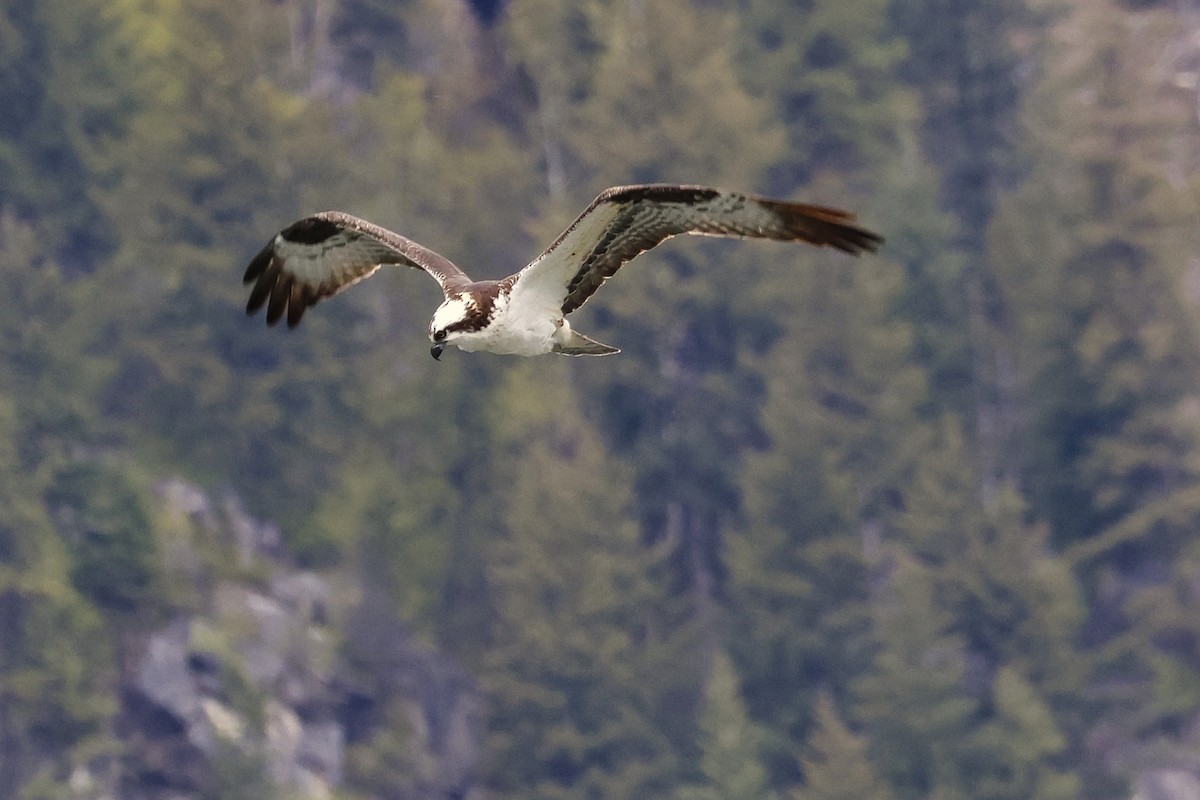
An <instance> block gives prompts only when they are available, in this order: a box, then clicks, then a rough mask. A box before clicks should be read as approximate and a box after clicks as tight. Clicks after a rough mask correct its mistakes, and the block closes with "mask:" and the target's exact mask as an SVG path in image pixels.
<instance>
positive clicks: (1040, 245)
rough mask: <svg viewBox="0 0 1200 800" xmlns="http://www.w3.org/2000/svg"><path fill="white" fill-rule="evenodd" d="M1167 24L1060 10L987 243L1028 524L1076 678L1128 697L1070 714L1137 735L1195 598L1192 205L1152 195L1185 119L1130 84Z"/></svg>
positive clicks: (1175, 696) (1186, 195) (1150, 720)
mask: <svg viewBox="0 0 1200 800" xmlns="http://www.w3.org/2000/svg"><path fill="white" fill-rule="evenodd" d="M1164 21H1167V20H1166V19H1165V17H1163V16H1157V15H1155V14H1151V15H1150V16H1133V15H1126V14H1124V13H1119V12H1117V11H1116V10H1114V8H1113V7H1112V6H1110V5H1108V4H1102V5H1099V6H1097V5H1091V4H1074V5H1073V7H1072V9H1071V13H1070V14H1069V15H1068V16H1065V17H1064V18H1063V20H1062V21H1061V23H1060V25H1059V26H1058V27H1056V29H1055V31H1054V33H1055V41H1056V42H1057V43H1058V44H1059V45H1060V47H1058V48H1057V49H1056V51H1055V53H1056V57H1055V58H1053V59H1051V60H1050V61H1049V62H1048V64H1047V77H1046V80H1045V81H1044V83H1043V85H1042V89H1041V91H1040V92H1039V94H1037V95H1036V96H1035V97H1034V98H1033V100H1032V101H1031V103H1030V106H1029V110H1028V117H1029V120H1030V122H1029V126H1030V128H1031V130H1032V131H1033V132H1034V133H1035V138H1034V140H1033V142H1032V146H1033V147H1034V152H1035V157H1036V159H1037V164H1038V167H1039V168H1038V174H1039V177H1040V180H1039V181H1038V182H1037V183H1033V182H1031V183H1029V184H1028V185H1027V186H1025V187H1023V188H1022V189H1021V190H1020V191H1019V192H1018V193H1017V194H1016V195H1015V196H1014V197H1013V199H1012V202H1011V203H1010V204H1007V205H1006V206H1005V208H1004V209H1003V214H1002V215H1001V217H1000V219H999V220H998V221H997V224H996V226H995V228H994V230H993V232H992V235H991V242H992V246H993V248H994V249H995V250H996V252H997V257H996V259H995V261H996V263H998V264H999V263H1003V264H1005V265H1006V269H1005V271H1004V272H1003V274H1002V279H1003V286H1004V289H1005V292H1006V296H1007V297H1008V298H1009V302H1011V303H1012V305H1013V307H1014V308H1016V309H1018V310H1019V312H1020V313H1019V315H1018V317H1017V318H1018V319H1020V320H1021V322H1022V324H1021V325H1020V326H1019V327H1018V328H1016V329H1015V331H1014V333H1015V336H1014V340H1015V342H1016V344H1017V347H1018V354H1019V357H1020V360H1019V364H1020V366H1021V368H1022V378H1023V383H1022V389H1023V397H1024V400H1025V403H1026V406H1027V409H1028V410H1027V417H1026V419H1027V424H1026V430H1025V435H1024V436H1023V438H1022V440H1021V444H1022V446H1023V456H1024V463H1023V466H1024V469H1025V477H1024V482H1025V485H1026V486H1027V487H1028V490H1027V494H1028V497H1029V499H1030V502H1031V506H1032V510H1033V511H1034V513H1035V514H1038V515H1040V516H1042V517H1043V518H1045V519H1046V520H1048V521H1049V523H1050V525H1051V526H1052V534H1053V537H1054V541H1056V542H1057V543H1059V545H1060V546H1062V547H1064V548H1066V552H1067V554H1068V556H1069V557H1070V558H1071V559H1072V560H1073V561H1074V562H1075V564H1076V565H1077V567H1078V570H1079V573H1080V575H1081V576H1082V577H1083V580H1084V586H1085V587H1086V588H1087V590H1088V594H1089V600H1090V601H1091V604H1092V613H1091V619H1090V620H1089V624H1088V633H1089V635H1088V644H1090V645H1092V649H1091V650H1090V652H1089V656H1092V657H1094V658H1095V660H1094V661H1092V662H1091V665H1092V667H1093V669H1094V670H1095V673H1094V677H1093V678H1092V680H1103V681H1105V682H1107V683H1108V684H1109V685H1111V684H1112V683H1114V682H1117V683H1122V684H1124V685H1126V686H1127V687H1135V686H1136V687H1138V688H1137V690H1131V689H1127V690H1126V691H1124V692H1121V693H1115V694H1113V695H1112V696H1107V695H1106V694H1105V693H1098V694H1096V695H1093V698H1094V702H1093V704H1091V706H1090V707H1088V708H1085V709H1083V711H1082V712H1081V713H1082V715H1083V718H1084V719H1085V720H1093V721H1094V720H1095V719H1097V718H1100V717H1103V718H1106V719H1119V720H1120V726H1121V727H1122V728H1123V729H1124V730H1126V731H1128V735H1130V736H1135V737H1136V736H1141V735H1144V732H1145V731H1146V730H1152V729H1156V728H1159V727H1161V726H1170V725H1173V724H1176V722H1177V721H1178V720H1179V719H1181V717H1180V716H1179V714H1180V713H1181V705H1180V702H1181V699H1182V698H1186V697H1189V696H1194V693H1191V694H1190V695H1189V690H1187V689H1186V688H1185V687H1186V686H1188V685H1189V684H1192V683H1194V682H1195V679H1196V678H1195V676H1196V675H1197V674H1198V670H1200V657H1198V655H1197V653H1196V652H1195V648H1194V647H1192V646H1190V645H1185V644H1181V643H1183V642H1188V641H1194V640H1195V637H1196V628H1195V622H1194V619H1195V609H1196V599H1195V595H1194V593H1192V592H1190V591H1188V590H1182V591H1181V588H1182V587H1183V586H1184V585H1186V583H1187V582H1188V581H1190V580H1192V579H1193V576H1194V572H1193V571H1192V570H1193V569H1194V564H1195V563H1196V562H1195V549H1196V548H1195V545H1194V536H1193V535H1192V532H1193V531H1194V529H1195V526H1196V523H1197V520H1200V489H1198V487H1200V475H1198V474H1197V470H1196V466H1195V463H1194V459H1193V457H1192V455H1191V454H1192V453H1193V452H1194V451H1195V448H1196V446H1197V436H1198V434H1200V428H1198V427H1197V425H1196V415H1195V412H1194V410H1193V406H1194V402H1195V400H1194V398H1195V397H1196V393H1197V385H1196V381H1195V378H1194V376H1195V374H1196V368H1197V365H1198V364H1197V359H1198V356H1200V352H1198V351H1197V348H1196V338H1195V335H1194V330H1195V319H1194V314H1193V312H1192V310H1191V309H1189V308H1188V307H1187V305H1186V304H1185V302H1183V301H1182V296H1183V293H1182V292H1181V290H1180V286H1181V285H1182V282H1183V281H1184V280H1185V276H1184V275H1183V274H1181V272H1180V266H1179V265H1181V264H1184V263H1186V259H1184V258H1183V257H1182V255H1181V254H1182V253H1185V252H1187V251H1190V250H1191V249H1192V248H1193V247H1194V246H1195V244H1194V243H1195V232H1194V226H1193V224H1192V217H1194V211H1195V199H1194V197H1193V196H1192V193H1191V192H1190V191H1189V190H1187V189H1186V188H1185V187H1184V186H1182V185H1179V184H1173V183H1172V182H1171V181H1170V180H1168V179H1167V175H1168V169H1167V165H1168V164H1171V163H1172V162H1173V161H1174V159H1175V158H1176V157H1177V155H1176V144H1175V142H1177V141H1178V136H1179V132H1180V131H1182V130H1184V129H1185V127H1184V126H1186V125H1190V124H1191V123H1190V122H1184V119H1185V116H1186V115H1189V114H1190V111H1188V112H1184V111H1183V110H1182V109H1181V108H1180V107H1179V106H1178V105H1176V103H1175V102H1174V101H1173V100H1172V99H1171V98H1170V95H1169V94H1165V95H1164V93H1163V92H1161V91H1158V89H1157V87H1155V86H1154V85H1153V84H1152V83H1151V82H1150V81H1149V80H1148V78H1147V75H1148V74H1152V73H1149V71H1148V70H1146V69H1144V67H1143V63H1144V61H1145V60H1146V59H1148V58H1149V57H1150V53H1153V52H1160V51H1161V50H1162V47H1163V45H1162V44H1161V42H1162V41H1163V39H1162V38H1161V37H1162V36H1163V35H1164V31H1163V29H1162V27H1161V26H1162V24H1163V23H1164ZM1168 29H1169V28H1168ZM1148 37H1149V38H1151V39H1154V40H1157V42H1158V43H1155V42H1154V41H1150V42H1147V38H1148ZM1188 209H1192V210H1191V211H1189V210H1188ZM1031 269H1033V270H1035V272H1032V273H1031V272H1030V271H1029V270H1031ZM1182 704H1184V705H1186V704H1187V700H1182ZM1093 780H1096V778H1093ZM1088 788H1090V787H1088Z"/></svg>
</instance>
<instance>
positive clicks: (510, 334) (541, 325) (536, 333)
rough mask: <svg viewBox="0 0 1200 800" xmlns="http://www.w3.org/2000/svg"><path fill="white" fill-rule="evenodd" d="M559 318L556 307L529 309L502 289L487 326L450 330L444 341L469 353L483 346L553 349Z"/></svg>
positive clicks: (534, 352)
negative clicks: (466, 329) (514, 300)
mask: <svg viewBox="0 0 1200 800" xmlns="http://www.w3.org/2000/svg"><path fill="white" fill-rule="evenodd" d="M561 319H562V314H560V313H559V312H558V309H546V308H539V309H530V308H528V307H525V306H522V305H519V304H517V303H514V302H513V298H512V296H510V295H509V294H506V293H505V294H500V295H499V296H497V297H496V303H495V305H494V306H493V307H492V320H491V323H490V324H489V325H488V326H487V327H485V328H484V329H483V330H479V331H462V332H460V333H452V334H450V337H449V339H447V341H448V342H449V343H450V344H453V345H456V346H457V347H459V348H460V349H462V350H466V351H467V352H471V353H473V352H475V351H477V350H485V351H487V352H489V353H499V354H502V355H514V356H540V355H543V354H545V353H549V352H551V351H552V350H553V348H554V341H555V338H554V335H555V332H556V331H557V330H558V328H559V322H558V321H559V320H561ZM562 324H564V325H565V324H566V323H562Z"/></svg>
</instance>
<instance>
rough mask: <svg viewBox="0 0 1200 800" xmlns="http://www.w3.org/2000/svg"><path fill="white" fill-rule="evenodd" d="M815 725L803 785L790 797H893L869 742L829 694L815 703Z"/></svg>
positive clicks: (841, 799) (850, 799)
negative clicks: (851, 725) (876, 766)
mask: <svg viewBox="0 0 1200 800" xmlns="http://www.w3.org/2000/svg"><path fill="white" fill-rule="evenodd" d="M815 721H816V725H815V727H814V729H813V733H812V735H811V736H810V737H809V740H808V751H809V752H808V754H807V755H806V756H804V757H803V758H802V759H801V764H802V766H803V768H804V785H803V786H802V787H801V788H799V789H794V790H793V791H792V792H791V793H790V795H789V797H790V798H791V800H860V799H861V800H891V798H892V797H893V796H894V795H893V794H892V791H891V789H890V787H889V786H888V785H887V784H886V783H885V782H883V781H882V780H881V779H880V778H879V776H878V775H877V774H876V773H875V769H874V766H873V765H872V763H871V760H870V752H869V749H868V742H867V741H866V739H865V738H863V737H862V736H859V735H857V734H855V733H854V732H853V731H852V730H850V728H849V727H847V726H846V723H845V722H844V721H843V720H842V718H841V716H840V715H839V714H838V709H837V706H836V705H835V704H834V702H833V699H832V698H831V697H830V696H829V695H828V694H823V695H821V696H820V697H819V698H818V699H817V703H816V720H815Z"/></svg>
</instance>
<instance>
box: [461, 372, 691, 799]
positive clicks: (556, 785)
mask: <svg viewBox="0 0 1200 800" xmlns="http://www.w3.org/2000/svg"><path fill="white" fill-rule="evenodd" d="M522 374H523V375H525V377H526V378H527V377H528V376H529V375H530V373H529V371H528V370H519V369H518V370H517V371H516V372H514V373H513V378H512V379H511V380H512V383H511V384H510V387H511V386H515V385H516V376H519V375H522ZM561 375H562V373H561V370H560V371H557V374H556V371H553V370H552V371H551V372H550V373H549V378H550V380H552V381H554V382H553V383H546V384H544V385H543V387H542V397H541V403H540V404H538V405H536V406H533V407H531V406H528V405H526V404H524V403H522V404H520V405H507V406H505V411H506V412H507V413H506V414H505V417H506V418H507V420H508V424H507V425H506V427H507V428H508V430H509V431H510V432H511V435H513V436H514V441H515V442H521V441H523V440H524V439H525V438H526V437H527V436H531V437H532V438H531V441H532V442H533V444H531V445H525V446H521V448H520V450H518V451H517V454H516V457H517V459H518V460H517V461H516V463H515V464H513V466H512V467H511V469H512V470H513V472H512V475H513V482H512V484H511V486H510V492H511V501H510V503H509V506H508V511H507V514H506V515H505V521H506V523H507V524H506V529H507V531H508V536H507V538H506V539H505V541H503V542H502V543H499V544H498V545H497V546H496V548H495V550H494V561H493V566H492V572H491V574H490V578H491V580H492V581H493V584H494V591H495V598H496V609H495V611H496V617H495V625H494V627H493V629H492V630H491V632H490V640H491V642H492V645H491V646H490V647H489V649H488V652H487V657H486V659H485V663H484V671H483V685H484V689H485V691H486V693H487V696H488V698H489V705H490V714H489V720H488V739H487V752H488V760H487V764H486V769H487V776H486V779H485V780H486V783H487V785H488V786H489V787H490V789H491V792H492V793H494V794H495V795H496V796H498V797H509V796H513V797H536V798H569V797H579V798H583V797H594V796H597V795H600V794H605V795H607V794H610V793H612V794H615V795H618V796H626V797H644V796H650V795H657V794H661V793H662V792H663V791H665V790H666V788H667V787H668V786H670V785H671V781H672V779H673V778H674V772H675V764H674V753H673V752H672V750H671V743H670V741H669V740H668V739H667V738H666V737H665V736H664V731H663V727H664V726H663V723H662V722H660V719H661V718H662V717H661V716H660V715H667V716H672V715H677V714H678V713H679V711H678V710H677V709H671V708H670V704H671V703H672V702H675V703H677V702H678V700H679V691H680V689H681V688H686V687H687V685H688V684H687V682H686V678H687V673H686V671H684V672H683V674H680V673H679V672H676V673H671V672H670V671H667V669H666V668H667V664H668V663H670V662H668V661H666V660H665V658H664V656H666V655H667V654H669V645H670V642H668V641H664V639H665V637H666V636H668V635H669V633H668V632H667V631H665V630H664V629H663V627H662V625H661V623H662V619H661V615H662V613H663V609H664V605H665V604H664V598H663V595H662V592H661V590H660V589H659V588H657V587H656V586H655V585H654V583H653V582H652V580H651V575H652V570H653V567H654V563H653V559H652V557H651V555H650V554H649V553H647V552H646V551H644V550H643V549H642V548H641V546H640V544H639V541H638V532H637V529H636V527H635V526H634V525H633V524H631V522H630V520H629V517H628V516H627V509H628V506H629V503H630V498H629V490H628V484H627V483H626V482H625V480H627V478H626V479H625V480H622V478H623V476H622V475H621V473H620V471H619V470H616V469H615V468H614V466H613V465H612V464H611V462H609V461H608V460H607V459H606V458H605V456H604V454H603V451H602V450H601V449H600V447H599V441H598V439H597V437H596V435H595V433H594V432H593V431H591V430H589V428H588V427H587V426H586V424H585V423H582V422H581V421H579V420H575V419H572V418H570V417H569V416H563V415H555V416H547V415H545V414H544V413H542V406H541V404H544V405H545V406H546V407H554V408H560V409H566V408H569V407H570V403H569V402H566V401H569V399H570V393H571V390H570V388H569V387H568V386H567V385H566V384H564V383H563V382H562V380H561ZM556 377H557V378H558V380H554V379H555V378H556ZM517 396H520V395H517ZM539 433H541V434H542V435H537V434H539ZM678 668H679V665H678V664H676V666H675V669H676V670H678Z"/></svg>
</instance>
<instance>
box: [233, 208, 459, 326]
mask: <svg viewBox="0 0 1200 800" xmlns="http://www.w3.org/2000/svg"><path fill="white" fill-rule="evenodd" d="M393 264H394V265H399V266H406V267H414V268H416V269H421V270H424V271H425V272H428V273H429V274H430V275H431V276H433V278H434V280H436V281H437V282H438V284H439V285H440V286H441V287H442V292H443V293H444V294H446V295H447V296H449V295H450V294H453V293H454V292H457V291H459V290H460V289H461V288H462V287H463V286H466V285H467V284H468V283H470V282H471V281H470V278H468V277H467V276H466V275H465V274H463V271H462V270H460V269H459V268H458V267H456V266H454V264H453V263H451V262H450V260H449V259H447V258H445V257H443V256H440V255H438V254H437V253H435V252H433V251H432V250H430V249H428V248H426V247H422V246H421V245H419V244H417V243H416V242H413V241H411V240H409V239H406V238H404V237H403V236H401V235H400V234H398V233H392V232H391V231H389V230H387V229H386V228H381V227H379V226H378V225H372V224H371V223H370V222H367V221H366V220H361V219H359V218H358V217H353V216H351V215H349V214H343V213H341V212H339V211H323V212H321V213H320V214H314V215H313V216H311V217H305V218H304V219H302V220H299V221H297V222H293V223H292V224H291V225H289V226H287V227H286V228H284V229H283V230H282V231H280V232H279V233H278V234H276V235H275V238H274V239H272V240H271V241H270V242H269V243H268V244H267V246H266V247H264V248H263V249H262V250H260V251H259V252H258V255H256V256H255V257H254V258H253V259H252V260H251V261H250V266H248V267H247V268H246V275H245V277H244V278H243V279H242V280H243V282H244V283H253V284H254V288H252V289H251V290H250V300H249V302H247V303H246V313H247V314H253V313H254V312H256V311H258V309H260V308H262V307H263V305H264V304H265V305H266V306H267V324H268V325H274V324H275V323H276V322H278V321H279V319H280V318H281V317H282V316H283V314H284V311H286V312H287V321H288V327H295V326H296V325H298V324H299V323H300V318H301V317H303V316H304V312H305V311H306V310H307V309H308V308H309V307H310V306H313V305H315V304H316V303H317V302H318V301H320V300H321V299H322V298H324V297H330V296H332V295H335V294H337V293H338V292H340V291H342V290H343V289H345V288H346V287H347V286H350V285H351V284H354V283H357V282H358V281H361V280H362V279H363V278H367V277H370V276H371V275H372V274H374V272H375V270H377V269H379V268H380V267H382V266H387V265H393Z"/></svg>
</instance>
